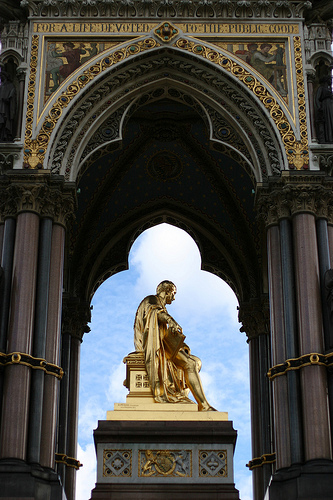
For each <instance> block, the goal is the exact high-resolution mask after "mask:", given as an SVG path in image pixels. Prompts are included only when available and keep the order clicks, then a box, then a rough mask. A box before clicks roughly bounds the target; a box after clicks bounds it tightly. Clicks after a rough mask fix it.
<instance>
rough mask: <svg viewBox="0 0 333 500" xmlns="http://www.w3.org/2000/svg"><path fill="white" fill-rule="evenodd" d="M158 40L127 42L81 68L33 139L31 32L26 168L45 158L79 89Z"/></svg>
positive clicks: (33, 55) (35, 55) (35, 56)
mask: <svg viewBox="0 0 333 500" xmlns="http://www.w3.org/2000/svg"><path fill="white" fill-rule="evenodd" d="M158 46H159V43H158V42H157V41H156V40H154V39H153V38H146V39H144V40H139V41H135V42H131V43H129V44H127V45H126V46H125V47H122V48H119V49H118V50H115V51H112V52H110V53H109V54H108V55H106V56H105V57H103V59H102V60H101V61H99V62H97V63H95V64H94V65H92V66H90V67H89V69H86V70H85V71H83V73H82V74H80V75H79V76H78V77H77V78H76V79H75V80H74V81H72V82H71V83H70V84H69V85H68V86H67V88H66V90H65V91H64V92H63V93H62V94H61V95H60V96H59V97H58V99H57V100H56V101H55V103H54V104H53V106H52V107H51V109H50V111H49V113H48V115H47V116H46V118H45V119H44V121H43V124H42V126H41V129H40V131H39V133H38V134H37V137H36V139H32V122H33V101H34V95H35V80H36V68H37V59H38V35H33V45H32V53H31V62H30V80H29V87H28V95H29V98H28V112H27V121H26V136H25V149H24V161H25V164H26V165H27V167H28V168H38V167H39V166H40V165H41V164H42V162H43V160H44V157H45V152H46V148H47V146H48V143H49V140H50V136H51V134H52V132H53V130H54V128H55V126H56V124H57V122H58V120H59V118H60V117H61V116H62V112H63V110H64V108H66V107H67V106H68V104H69V103H70V102H71V101H72V100H73V99H74V97H76V96H77V95H78V94H79V93H80V92H81V90H82V89H83V88H84V87H85V86H86V85H87V84H88V83H89V82H90V81H91V80H93V79H94V78H95V77H96V76H98V75H99V74H101V73H102V72H104V71H105V70H106V69H108V68H110V67H111V66H113V65H115V64H117V63H119V62H121V61H123V60H125V59H127V58H128V57H130V56H133V55H135V54H138V53H140V52H143V51H146V50H148V49H152V48H155V47H158Z"/></svg>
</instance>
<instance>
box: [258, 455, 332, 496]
mask: <svg viewBox="0 0 333 500" xmlns="http://www.w3.org/2000/svg"><path fill="white" fill-rule="evenodd" d="M332 477H333V462H332V461H331V460H311V461H310V462H307V463H306V464H304V465H295V466H293V467H290V468H288V469H283V470H280V471H278V472H277V473H276V474H274V476H272V478H271V482H270V485H269V487H268V489H267V492H266V495H265V500H286V498H287V499H288V500H310V499H311V500H331V499H332V498H333V481H332Z"/></svg>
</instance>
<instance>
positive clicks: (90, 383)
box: [77, 224, 252, 500]
mask: <svg viewBox="0 0 333 500" xmlns="http://www.w3.org/2000/svg"><path fill="white" fill-rule="evenodd" d="M200 268H201V257H200V253H199V249H198V247H197V245H196V244H195V242H194V241H193V239H192V238H191V237H190V236H189V235H188V234H187V233H186V232H185V231H182V230H180V229H178V228H176V227H174V226H170V225H167V224H161V225H158V226H155V227H153V228H151V229H148V230H147V231H144V232H143V233H142V234H141V235H140V236H139V237H138V238H137V239H136V240H135V242H134V244H133V246H132V248H131V251H130V255H129V271H126V272H122V273H118V274H115V275H114V276H112V277H111V278H110V279H108V280H107V281H105V282H104V283H103V284H102V285H101V286H100V287H99V289H98V290H97V291H96V293H95V295H94V297H93V300H92V305H93V306H94V309H93V312H92V323H91V329H92V331H91V333H89V334H87V335H86V336H85V337H84V341H83V345H82V357H81V392H80V416H79V459H80V461H81V462H82V463H84V470H82V472H79V474H78V478H77V500H86V498H88V496H89V494H90V490H91V489H92V488H93V487H94V483H95V472H94V464H95V451H94V446H93V441H92V429H93V428H96V426H97V420H98V419H104V418H105V413H106V411H107V410H112V409H113V403H115V402H124V401H125V397H126V394H127V390H126V389H125V388H124V387H123V386H122V382H123V379H124V378H125V366H124V365H123V363H122V359H123V358H124V356H126V355H127V354H128V353H129V352H131V351H133V350H134V346H133V321H134V315H135V311H136V308H137V306H138V304H139V302H140V301H141V300H142V298H143V297H144V296H146V295H148V294H151V293H154V292H155V288H156V285H157V284H158V283H159V282H160V281H162V280H163V279H171V280H172V281H174V282H175V283H176V284H177V287H178V292H177V297H176V301H175V302H174V303H173V304H172V306H169V312H170V314H171V315H173V316H174V317H175V318H177V321H178V322H179V323H180V324H181V325H182V326H183V328H184V333H185V334H186V337H187V338H186V341H187V342H188V344H189V345H190V347H191V350H192V352H193V353H194V354H196V355H198V356H200V358H201V359H202V362H203V368H202V374H201V377H202V380H203V384H204V387H205V392H206V395H207V398H208V399H209V401H210V402H211V404H213V405H214V406H215V407H216V408H217V409H218V410H220V411H228V412H229V418H230V420H233V421H234V427H235V428H236V429H237V430H238V441H237V444H236V453H235V462H234V467H235V481H236V488H238V489H239V490H240V493H241V495H242V498H243V499H245V500H250V499H251V498H252V496H251V490H252V488H251V476H250V474H251V473H250V472H249V471H248V470H247V469H246V467H245V464H246V463H247V461H248V458H249V456H251V451H250V423H249V422H250V414H249V387H248V348H247V344H246V342H245V337H244V335H241V334H240V333H239V326H240V325H239V324H238V322H237V299H236V297H235V295H234V293H233V292H232V290H231V289H230V287H229V286H228V285H227V284H226V283H225V282H223V281H222V280H221V279H219V278H218V277H217V276H214V275H213V274H211V273H207V272H204V271H202V270H201V269H200Z"/></svg>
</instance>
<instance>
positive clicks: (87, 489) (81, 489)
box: [76, 443, 96, 500]
mask: <svg viewBox="0 0 333 500" xmlns="http://www.w3.org/2000/svg"><path fill="white" fill-rule="evenodd" d="M78 460H79V461H80V462H81V463H82V464H83V467H80V469H79V470H78V472H77V475H76V500H88V498H90V496H91V490H92V489H93V488H94V487H95V483H96V453H95V447H94V445H93V444H92V443H91V444H88V445H87V446H86V447H85V448H84V449H83V448H81V446H80V445H79V446H78Z"/></svg>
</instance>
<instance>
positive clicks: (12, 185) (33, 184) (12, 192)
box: [0, 175, 76, 227]
mask: <svg viewBox="0 0 333 500" xmlns="http://www.w3.org/2000/svg"><path fill="white" fill-rule="evenodd" d="M0 193H1V195H0V200H1V201H0V218H1V219H2V220H4V219H6V218H7V217H16V216H17V215H18V214H19V213H21V212H34V213H37V214H38V215H40V216H41V217H50V218H51V219H52V220H53V221H54V222H55V223H57V224H61V225H63V226H65V227H66V225H67V224H68V222H69V221H70V220H71V219H73V217H74V211H75V208H76V195H75V188H74V186H73V185H68V184H67V185H65V184H64V182H63V181H58V180H57V181H52V180H51V179H50V178H49V177H46V176H36V177H35V176H33V175H29V176H26V175H24V176H20V177H19V176H17V175H13V176H12V177H9V176H8V177H6V179H5V180H4V181H2V182H1V184H0Z"/></svg>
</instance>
